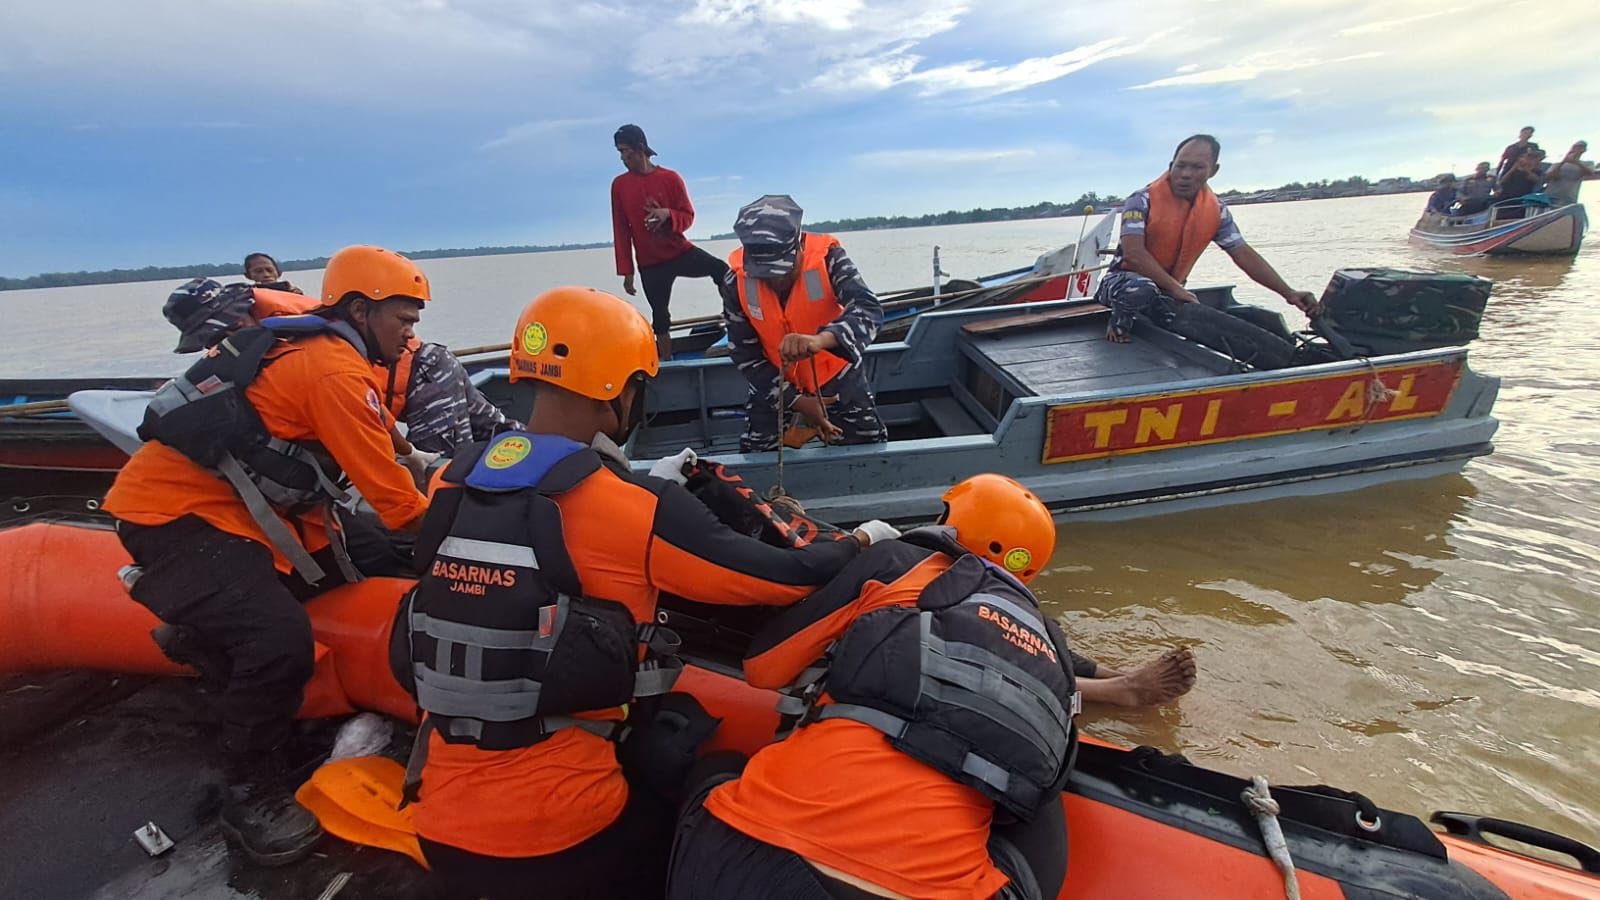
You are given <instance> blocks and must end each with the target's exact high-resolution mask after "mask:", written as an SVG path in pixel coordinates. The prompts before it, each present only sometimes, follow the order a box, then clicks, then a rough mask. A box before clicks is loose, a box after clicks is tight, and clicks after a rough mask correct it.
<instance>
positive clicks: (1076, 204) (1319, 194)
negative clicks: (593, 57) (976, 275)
mask: <svg viewBox="0 0 1600 900" xmlns="http://www.w3.org/2000/svg"><path fill="white" fill-rule="evenodd" d="M1432 189H1433V186H1432V184H1431V183H1429V182H1414V181H1412V180H1411V179H1409V178H1393V179H1384V180H1383V181H1379V182H1376V183H1371V182H1367V181H1366V180H1365V179H1361V178H1351V179H1346V180H1343V181H1334V182H1327V181H1324V182H1318V183H1310V184H1300V183H1295V184H1291V185H1285V186H1284V187H1282V188H1276V189H1273V190H1265V191H1252V192H1240V191H1227V192H1224V193H1222V194H1220V195H1218V196H1220V197H1221V198H1222V199H1223V200H1224V201H1226V202H1227V203H1228V204H1230V205H1233V206H1243V205H1248V204H1251V203H1281V202H1287V201H1293V200H1325V199H1330V198H1334V197H1365V196H1377V195H1381V194H1401V193H1414V192H1419V191H1428V190H1432ZM1121 205H1122V198H1121V197H1116V196H1105V197H1102V196H1099V195H1097V194H1095V193H1092V192H1091V193H1088V194H1084V195H1083V196H1081V197H1079V198H1078V199H1077V200H1076V201H1073V202H1072V203H1054V202H1050V201H1045V202H1041V203H1035V204H1032V205H1031V206H1012V207H995V208H992V209H984V208H979V209H970V210H948V211H946V212H942V213H927V214H925V215H920V216H871V217H867V218H860V219H838V220H835V221H828V222H817V223H814V224H811V225H810V226H809V227H811V228H814V229H815V230H817V231H826V232H852V231H884V230H888V229H893V228H932V227H934V226H938V225H969V224H979V223H984V222H1025V221H1034V220H1038V219H1058V218H1063V217H1067V216H1080V215H1083V214H1084V213H1083V211H1084V207H1093V208H1094V209H1095V210H1097V211H1101V212H1104V211H1106V210H1107V209H1109V208H1112V207H1120V206H1121ZM732 237H733V233H732V232H727V233H723V234H714V235H712V236H711V237H709V238H705V240H711V241H719V240H727V239H729V238H732ZM610 246H611V242H610V241H594V242H588V243H578V244H529V245H521V246H506V247H473V248H453V249H442V250H414V251H402V252H403V253H405V255H406V256H409V257H411V258H412V259H458V258H462V257H472V256H505V255H509V254H514V253H555V252H559V251H562V250H595V249H598V248H602V247H610ZM327 263H328V258H327V257H326V256H319V257H315V258H311V259H286V260H283V261H282V266H283V271H285V272H294V271H305V270H309V269H320V268H323V267H324V266H326V265H327ZM242 269H243V265H242V264H241V263H237V262H232V263H200V264H196V265H187V266H145V267H143V268H139V269H104V270H100V271H96V272H84V271H79V272H46V273H43V274H40V275H33V276H30V277H27V278H0V291H25V290H34V289H38V288H53V287H77V286H80V285H90V284H123V283H128V282H139V281H171V280H173V279H178V278H195V277H197V276H207V277H216V276H221V277H237V278H241V279H242V278H243V277H244V275H243V272H242Z"/></svg>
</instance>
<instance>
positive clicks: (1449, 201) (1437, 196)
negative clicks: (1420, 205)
mask: <svg viewBox="0 0 1600 900" xmlns="http://www.w3.org/2000/svg"><path fill="white" fill-rule="evenodd" d="M1457 196H1458V195H1457V193H1456V176H1454V175H1450V174H1445V175H1440V176H1439V189H1438V190H1436V191H1434V192H1433V193H1431V194H1429V195H1428V212H1430V213H1433V214H1434V215H1436V216H1448V215H1450V207H1451V206H1453V205H1455V202H1456V197H1457Z"/></svg>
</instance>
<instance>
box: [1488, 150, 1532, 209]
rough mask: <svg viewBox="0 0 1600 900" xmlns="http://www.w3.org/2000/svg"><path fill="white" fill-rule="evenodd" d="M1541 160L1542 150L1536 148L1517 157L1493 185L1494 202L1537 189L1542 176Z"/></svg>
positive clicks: (1513, 197) (1521, 195)
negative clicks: (1509, 168) (1508, 169)
mask: <svg viewBox="0 0 1600 900" xmlns="http://www.w3.org/2000/svg"><path fill="white" fill-rule="evenodd" d="M1543 162H1544V152H1543V151H1541V150H1537V149H1535V150H1530V151H1528V152H1527V153H1524V154H1522V155H1521V156H1519V157H1517V161H1516V163H1515V164H1513V165H1512V167H1511V170H1510V171H1508V172H1506V173H1505V174H1504V175H1502V176H1500V182H1499V184H1497V185H1496V186H1495V192H1494V198H1495V202H1497V203H1498V202H1502V201H1505V200H1515V199H1517V198H1518V197H1525V196H1527V195H1528V194H1532V193H1534V192H1536V191H1538V190H1539V182H1540V181H1541V180H1542V176H1543V173H1541V172H1540V166H1541V164H1542V163H1543Z"/></svg>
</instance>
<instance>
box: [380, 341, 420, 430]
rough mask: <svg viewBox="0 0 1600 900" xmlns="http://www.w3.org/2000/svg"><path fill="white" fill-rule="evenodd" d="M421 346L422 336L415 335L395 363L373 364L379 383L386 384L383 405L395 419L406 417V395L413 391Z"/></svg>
mask: <svg viewBox="0 0 1600 900" xmlns="http://www.w3.org/2000/svg"><path fill="white" fill-rule="evenodd" d="M421 346H422V338H418V337H413V338H412V339H411V341H410V343H408V344H406V352H404V353H402V354H400V358H399V359H398V360H396V361H395V362H394V364H393V365H389V366H386V365H383V364H381V363H373V364H372V374H373V375H374V376H375V377H376V378H377V379H378V383H379V384H381V385H384V389H383V405H384V406H385V407H387V408H388V410H389V414H390V415H392V416H394V418H395V421H400V420H401V419H404V418H405V412H406V396H407V395H408V394H409V393H410V391H411V369H412V367H413V366H415V365H416V363H417V348H419V347H421Z"/></svg>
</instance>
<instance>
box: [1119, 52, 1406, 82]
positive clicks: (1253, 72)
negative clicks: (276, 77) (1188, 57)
mask: <svg viewBox="0 0 1600 900" xmlns="http://www.w3.org/2000/svg"><path fill="white" fill-rule="evenodd" d="M1388 55H1389V54H1388V52H1387V51H1382V50H1373V51H1368V52H1366V53H1352V54H1350V55H1349V56H1340V57H1336V58H1334V59H1316V58H1314V57H1313V58H1309V59H1304V58H1297V54H1295V53H1294V52H1293V51H1287V50H1285V51H1274V52H1270V53H1263V54H1258V55H1256V56H1253V57H1247V58H1245V59H1242V60H1240V61H1238V62H1236V63H1230V64H1228V65H1224V66H1218V67H1216V68H1214V69H1201V70H1200V71H1191V72H1187V73H1185V74H1182V75H1172V76H1170V77H1167V78H1157V79H1156V80H1154V81H1147V82H1145V83H1143V84H1135V85H1132V86H1131V87H1129V88H1128V90H1131V91H1142V90H1147V89H1149V88H1163V87H1188V86H1193V85H1204V84H1227V83H1229V82H1234V81H1254V80H1255V79H1256V78H1258V77H1260V76H1262V75H1265V74H1268V73H1270V72H1294V71H1298V70H1300V69H1314V68H1317V67H1318V66H1331V65H1338V64H1340V63H1348V62H1358V61H1360V60H1364V59H1378V58H1380V57H1384V56H1388Z"/></svg>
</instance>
